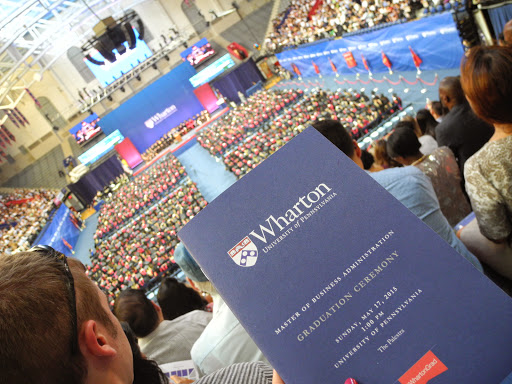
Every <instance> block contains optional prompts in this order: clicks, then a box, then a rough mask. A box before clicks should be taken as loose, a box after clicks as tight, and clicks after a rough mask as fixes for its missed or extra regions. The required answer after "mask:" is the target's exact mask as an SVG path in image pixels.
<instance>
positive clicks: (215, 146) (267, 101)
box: [197, 90, 303, 156]
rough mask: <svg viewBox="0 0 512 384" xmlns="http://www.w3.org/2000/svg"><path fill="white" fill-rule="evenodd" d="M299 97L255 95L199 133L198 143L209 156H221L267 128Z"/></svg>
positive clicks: (276, 93)
mask: <svg viewBox="0 0 512 384" xmlns="http://www.w3.org/2000/svg"><path fill="white" fill-rule="evenodd" d="M302 95H303V91H301V90H297V91H292V90H287V91H282V90H277V91H274V90H271V91H260V92H257V93H255V94H254V95H251V96H250V97H249V98H248V99H247V100H246V102H245V103H242V104H239V105H238V106H236V107H235V108H233V109H232V110H231V111H230V112H229V113H227V114H226V115H224V116H223V117H221V118H219V119H218V120H217V121H215V122H214V123H213V124H211V125H210V126H209V127H208V128H207V129H204V130H203V131H201V132H200V133H199V134H198V135H197V141H198V142H199V144H200V145H201V146H202V147H203V148H206V149H207V150H208V152H210V154H212V155H214V156H221V155H222V154H224V153H225V152H226V151H228V150H229V149H230V148H231V147H232V146H234V145H236V144H238V143H240V142H242V141H244V140H245V138H246V137H247V136H248V135H249V134H251V133H252V132H254V131H256V130H257V129H260V128H262V127H263V126H265V125H267V124H268V122H269V121H271V120H272V119H274V118H275V117H276V116H277V115H279V114H280V113H281V112H282V111H283V110H284V109H285V108H288V107H289V106H290V105H292V104H294V103H296V102H297V101H298V100H299V99H300V98H301V97H302Z"/></svg>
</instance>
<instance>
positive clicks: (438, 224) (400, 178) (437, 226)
mask: <svg viewBox="0 0 512 384" xmlns="http://www.w3.org/2000/svg"><path fill="white" fill-rule="evenodd" d="M313 127H315V128H316V129H317V130H318V131H319V132H320V133H321V134H322V135H324V136H325V137H326V138H327V139H329V140H330V141H331V142H332V143H333V144H334V145H336V146H337V147H338V148H339V149H340V150H341V151H342V152H343V153H345V154H346V155H347V156H348V157H350V158H351V159H352V160H353V161H354V162H355V163H356V164H357V165H358V166H359V167H361V168H363V163H362V161H361V149H360V148H359V145H358V144H357V142H356V141H355V140H353V139H352V138H351V137H350V135H349V134H348V132H347V131H346V130H345V128H343V126H342V125H341V124H340V123H339V122H338V121H335V120H323V121H319V122H316V123H314V124H313ZM369 174H370V175H371V177H372V178H373V179H374V180H375V181H376V182H378V183H379V184H380V185H381V186H383V187H384V188H385V189H386V190H387V191H388V192H389V193H391V194H392V195H393V196H394V197H395V198H396V199H397V200H399V201H400V202H401V203H402V204H403V205H405V206H406V207H407V208H408V209H409V210H410V211H411V212H412V213H414V214H415V215H416V216H417V217H418V218H420V219H421V220H423V222H424V223H425V224H427V225H428V226H429V227H430V228H432V229H433V230H434V231H435V232H436V233H437V234H438V235H439V236H441V237H442V238H443V239H444V240H445V241H446V242H447V243H448V244H450V246H451V247H452V248H453V249H455V250H456V251H457V252H458V253H460V254H461V255H462V256H463V257H464V258H466V259H467V260H468V261H469V262H470V263H471V264H473V265H474V266H475V267H476V268H477V269H478V270H479V271H482V265H481V264H480V262H479V261H478V259H477V258H476V257H475V256H474V255H472V254H471V252H469V251H468V250H467V248H466V247H465V246H464V244H462V242H461V241H460V240H459V239H458V238H457V236H456V235H455V232H454V231H453V230H452V228H451V227H450V224H448V221H447V220H446V218H445V217H444V216H443V214H442V212H441V209H440V207H439V201H438V200H437V197H436V194H435V192H434V189H433V188H432V183H431V182H430V180H429V179H428V177H427V176H425V175H424V174H423V173H422V172H421V171H420V170H419V169H417V168H416V167H411V166H407V167H401V168H391V169H387V170H383V171H380V172H374V173H369Z"/></svg>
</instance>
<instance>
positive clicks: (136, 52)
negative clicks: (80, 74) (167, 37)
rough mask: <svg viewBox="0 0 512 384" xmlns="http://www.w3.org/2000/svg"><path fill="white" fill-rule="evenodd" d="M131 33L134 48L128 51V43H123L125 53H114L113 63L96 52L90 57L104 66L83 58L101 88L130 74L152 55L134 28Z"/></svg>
mask: <svg viewBox="0 0 512 384" xmlns="http://www.w3.org/2000/svg"><path fill="white" fill-rule="evenodd" d="M133 32H134V33H135V37H136V38H137V45H136V47H135V48H134V49H129V48H128V43H127V42H124V43H123V44H124V46H125V47H126V52H125V53H124V54H122V55H119V53H117V51H114V52H115V53H116V58H117V60H116V61H115V62H113V63H110V62H109V61H107V60H105V59H104V58H103V56H101V54H100V53H99V52H98V51H96V50H94V51H92V52H90V54H91V57H92V58H93V59H95V60H98V61H104V62H105V65H96V64H93V63H91V62H90V61H89V60H87V59H85V58H84V61H85V64H86V65H87V66H88V67H89V69H90V70H91V72H92V73H93V74H94V76H96V78H97V79H98V80H99V82H100V83H101V85H102V86H104V87H106V86H107V85H109V84H112V83H113V82H114V81H116V80H117V79H119V78H120V77H121V76H123V75H124V74H125V73H128V72H130V71H131V70H132V69H133V68H135V67H136V66H137V65H139V64H140V63H142V62H143V61H144V60H146V59H148V58H150V57H151V56H152V55H153V52H151V49H149V47H148V45H147V44H146V42H145V41H144V40H139V32H138V31H137V30H136V29H135V28H133Z"/></svg>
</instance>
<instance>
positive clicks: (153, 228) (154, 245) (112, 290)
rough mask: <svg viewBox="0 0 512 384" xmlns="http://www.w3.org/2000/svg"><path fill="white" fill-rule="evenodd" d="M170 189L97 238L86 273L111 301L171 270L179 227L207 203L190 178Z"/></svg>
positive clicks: (145, 285) (144, 285) (112, 302)
mask: <svg viewBox="0 0 512 384" xmlns="http://www.w3.org/2000/svg"><path fill="white" fill-rule="evenodd" d="M167 192H168V193H167V194H166V195H162V196H161V197H160V200H159V201H158V202H156V203H155V205H154V206H152V207H148V206H146V207H144V208H143V209H141V211H140V213H137V216H134V217H131V218H130V220H129V221H127V222H125V223H124V225H123V227H122V228H120V229H119V231H118V232H116V233H114V234H113V235H111V236H110V235H107V236H105V237H102V238H101V239H96V240H95V244H96V246H95V251H94V252H93V254H92V256H91V262H92V264H91V265H88V266H87V273H88V274H89V276H90V277H91V278H92V279H93V280H95V281H96V282H97V283H98V285H99V286H100V288H101V289H103V290H105V292H106V293H107V295H108V298H109V303H111V305H113V304H114V299H115V297H116V296H117V294H118V293H119V291H121V290H124V289H126V288H135V289H139V288H142V287H144V288H145V287H147V284H148V283H150V282H151V281H152V280H153V279H154V278H156V277H157V276H162V275H165V274H167V273H169V272H172V269H173V268H172V267H173V266H172V263H171V261H170V259H169V255H172V254H173V252H174V247H175V246H176V244H177V243H178V238H177V236H176V233H177V231H178V230H179V229H180V228H181V227H182V226H183V225H185V224H186V223H187V222H188V221H189V220H190V219H192V218H193V217H194V215H196V214H197V213H198V212H199V211H200V210H201V209H202V208H203V207H205V206H206V204H207V203H206V200H204V198H203V196H202V195H201V193H200V192H199V190H198V189H197V187H196V185H195V184H194V183H192V181H191V180H190V179H189V178H185V179H184V180H183V181H181V182H180V185H179V187H178V188H176V189H173V190H172V191H170V192H169V190H167Z"/></svg>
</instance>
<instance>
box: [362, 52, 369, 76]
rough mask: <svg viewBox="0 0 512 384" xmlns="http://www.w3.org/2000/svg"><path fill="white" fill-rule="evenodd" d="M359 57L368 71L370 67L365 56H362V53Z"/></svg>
mask: <svg viewBox="0 0 512 384" xmlns="http://www.w3.org/2000/svg"><path fill="white" fill-rule="evenodd" d="M361 59H362V60H363V65H364V68H365V69H366V70H367V71H368V72H370V67H369V66H368V62H367V61H366V58H365V57H364V56H363V54H361Z"/></svg>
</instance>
